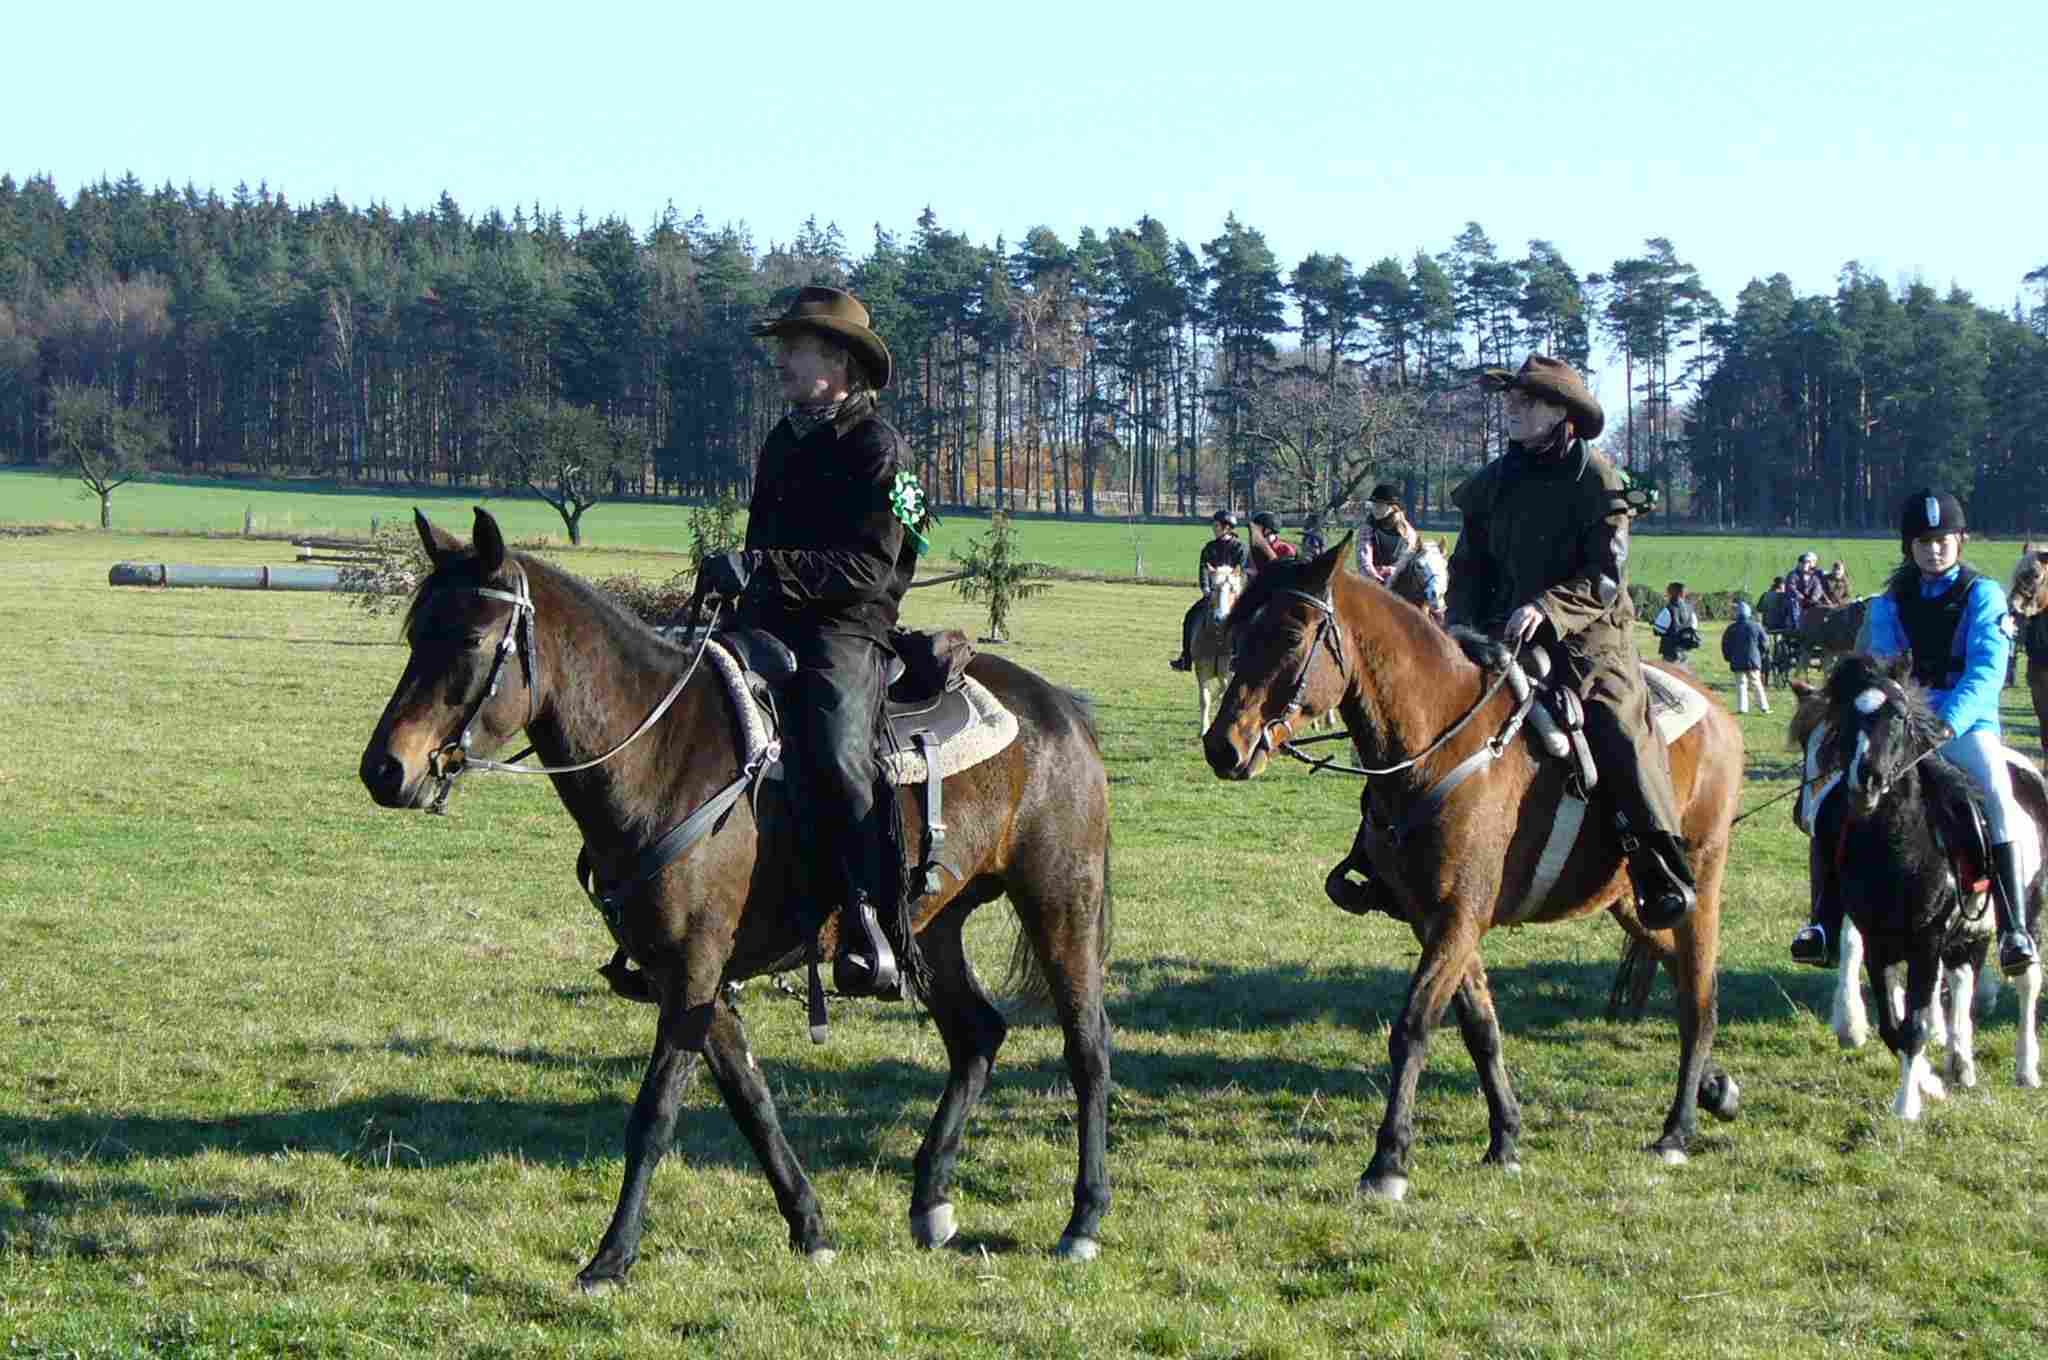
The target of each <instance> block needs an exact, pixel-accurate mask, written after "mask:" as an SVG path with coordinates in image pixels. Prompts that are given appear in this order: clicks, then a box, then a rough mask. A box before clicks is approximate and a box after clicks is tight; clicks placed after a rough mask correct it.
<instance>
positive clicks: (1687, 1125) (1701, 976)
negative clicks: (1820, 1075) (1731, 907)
mask: <svg viewBox="0 0 2048 1360" xmlns="http://www.w3.org/2000/svg"><path fill="white" fill-rule="evenodd" d="M1726 864H1727V861H1726V858H1725V856H1715V857H1712V858H1709V859H1707V860H1705V861H1704V862H1703V863H1702V864H1700V865H1699V866H1698V868H1697V870H1696V873H1697V876H1698V880H1699V882H1698V888H1697V891H1698V895H1699V896H1698V906H1697V908H1696V909H1695V910H1694V911H1693V913H1692V915H1691V916H1689V917H1687V918H1686V919H1685V920H1684V921H1683V922H1681V923H1680V924H1679V925H1678V926H1677V927H1676V928H1675V929H1673V931H1672V960H1671V977H1672V981H1673V983H1674V984H1675V985H1676V986H1677V989H1678V1092H1677V1094H1676V1095H1675V1096H1674V1097H1673V1098H1672V1101H1671V1108H1670V1109H1669V1110H1668V1111H1667V1112H1666V1113H1665V1115H1664V1130H1663V1132H1662V1133H1661V1134H1659V1135H1658V1138H1657V1141H1656V1142H1654V1143H1652V1144H1651V1145H1650V1150H1651V1151H1652V1152H1654V1153H1656V1154H1657V1156H1658V1157H1659V1158H1660V1159H1662V1160H1663V1162H1664V1164H1665V1165H1667V1166H1682V1165H1684V1163H1685V1161H1686V1150H1687V1149H1688V1148H1689V1147H1690V1146H1691V1144H1692V1140H1693V1135H1694V1134H1695V1133H1697V1132H1698V1126H1699V1111H1700V1107H1701V1106H1703V1105H1704V1106H1705V1107H1706V1109H1707V1112H1708V1113H1709V1114H1712V1115H1713V1116H1714V1117H1715V1118H1717V1119H1733V1118H1735V1116H1736V1114H1737V1112H1738V1111H1739V1110H1740V1108H1741V1103H1742V1091H1741V1088H1740V1087H1738V1086H1737V1085H1736V1084H1735V1079H1734V1078H1733V1077H1731V1076H1729V1075H1728V1074H1727V1073H1726V1072H1724V1071H1723V1070H1721V1068H1720V1067H1719V1066H1718V1065H1717V1064H1716V1063H1715V1062H1714V1061H1713V1053H1714V1031H1715V1029H1716V1027H1717V1026H1718V1024H1719V1022H1720V998H1719V986H1720V977H1719V972H1718V970H1717V967H1716V964H1717V962H1718V960H1719V957H1720V947H1721V875H1722V872H1723V870H1724V869H1725V868H1726Z"/></svg>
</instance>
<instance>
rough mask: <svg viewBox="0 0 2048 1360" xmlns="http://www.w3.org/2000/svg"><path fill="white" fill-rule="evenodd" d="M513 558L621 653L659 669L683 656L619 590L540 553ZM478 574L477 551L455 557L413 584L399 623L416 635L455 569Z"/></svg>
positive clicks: (511, 554)
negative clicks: (423, 610)
mask: <svg viewBox="0 0 2048 1360" xmlns="http://www.w3.org/2000/svg"><path fill="white" fill-rule="evenodd" d="M505 558H506V560H507V561H508V562H517V563H518V564H519V565H520V566H521V567H524V568H525V569H526V574H527V578H528V579H529V580H533V579H535V578H539V579H541V580H545V581H547V582H549V583H550V584H551V585H553V586H554V587H555V588H557V589H559V590H560V591H561V592H562V593H563V594H564V595H567V596H568V597H569V600H570V605H569V607H570V610H571V611H572V612H574V613H577V614H580V615H582V616H584V617H588V618H595V619H597V620H598V621H599V622H600V623H601V624H602V625H603V627H604V631H605V632H606V633H608V634H610V636H611V638H612V640H613V641H614V642H615V643H616V644H617V646H618V648H619V651H620V654H621V656H622V657H623V658H624V659H625V660H626V661H628V662H630V663H633V664H636V665H642V666H648V667H659V668H664V669H667V668H673V667H674V665H675V664H676V663H677V661H679V660H680V659H681V657H682V654H683V653H682V649H681V648H680V647H678V646H677V645H676V644H675V643H673V642H670V641H669V640H668V639H667V638H664V637H663V636H662V635H661V634H659V633H657V632H655V631H654V629H653V628H652V627H650V626H649V625H648V624H647V623H646V622H645V621H644V620H642V619H641V618H640V616H639V615H637V614H635V613H634V612H633V611H632V610H630V609H628V608H626V606H625V605H624V604H623V603H621V602H620V601H619V598H618V597H617V596H616V595H611V594H608V593H607V592H605V591H602V590H599V589H598V588H597V587H596V586H594V585H592V584H591V583H590V582H588V581H586V580H584V579H583V578H582V577H581V576H578V575H576V574H575V573H574V572H571V571H566V570H564V569H562V568H560V567H557V566H554V565H552V564H551V563H548V562H545V561H543V560H541V559H540V558H538V557H534V556H531V555H530V554H527V553H523V552H508V553H506V554H505ZM465 572H466V573H467V574H468V575H470V576H475V575H476V553H475V551H474V550H473V549H472V550H471V551H468V552H465V553H463V554H462V555H461V556H459V557H454V558H450V559H448V560H446V561H444V562H442V563H441V564H440V565H439V566H437V567H436V568H434V570H433V571H431V572H429V573H427V575H426V576H425V577H424V578H423V579H422V580H421V581H420V583H419V585H418V586H416V587H414V589H413V593H412V599H411V600H410V601H409V602H408V603H407V604H406V607H405V616H404V619H403V621H402V623H401V625H400V629H401V632H402V633H403V635H404V636H406V637H411V636H412V629H413V623H414V620H415V618H416V617H417V616H418V614H419V611H420V606H421V605H423V604H425V603H426V601H427V598H428V597H429V596H430V595H432V594H433V592H434V591H435V590H436V589H438V588H440V587H441V586H444V585H447V584H448V583H449V579H450V577H451V575H453V574H455V573H465Z"/></svg>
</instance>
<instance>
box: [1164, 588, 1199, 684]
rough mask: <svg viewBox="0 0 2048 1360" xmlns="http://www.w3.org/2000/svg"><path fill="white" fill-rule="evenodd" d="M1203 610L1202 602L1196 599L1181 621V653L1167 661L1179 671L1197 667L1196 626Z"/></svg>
mask: <svg viewBox="0 0 2048 1360" xmlns="http://www.w3.org/2000/svg"><path fill="white" fill-rule="evenodd" d="M1201 612H1202V602H1201V601H1200V600H1196V601H1195V602H1194V603H1193V604H1191V605H1189V606H1188V612H1187V615H1186V616H1185V617H1184V618H1182V619H1181V621H1180V655H1179V656H1178V657H1177V658H1175V659H1174V660H1172V661H1169V662H1167V663H1166V664H1167V665H1169V666H1171V667H1173V668H1174V669H1175V670H1177V671H1191V670H1193V669H1194V668H1195V626H1196V623H1197V621H1198V620H1199V619H1200V617H1201Z"/></svg>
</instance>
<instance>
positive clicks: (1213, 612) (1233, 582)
mask: <svg viewBox="0 0 2048 1360" xmlns="http://www.w3.org/2000/svg"><path fill="white" fill-rule="evenodd" d="M1244 584H1245V582H1244V568H1242V567H1239V566H1235V565H1233V564H1231V563H1228V562H1212V563H1210V564H1209V565H1207V566H1205V567H1203V568H1202V601H1203V604H1204V605H1205V606H1206V607H1205V608H1204V609H1203V610H1202V613H1201V615H1200V617H1199V618H1197V619H1196V621H1195V640H1194V645H1193V646H1191V647H1189V648H1188V656H1189V659H1190V660H1192V661H1193V663H1194V666H1193V670H1194V673H1195V693H1196V695H1197V696H1199V698H1200V699H1201V705H1202V717H1201V726H1199V727H1197V728H1196V729H1195V730H1196V731H1197V732H1206V731H1208V730H1209V708H1210V705H1211V704H1212V703H1213V702H1214V700H1215V698H1217V697H1220V696H1221V695H1222V693H1223V687H1224V685H1226V684H1227V683H1229V681H1230V611H1231V609H1232V608H1233V607H1234V606H1235V605H1236V604H1237V597H1238V596H1239V595H1242V594H1243V593H1244Z"/></svg>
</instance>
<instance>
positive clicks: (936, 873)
mask: <svg viewBox="0 0 2048 1360" xmlns="http://www.w3.org/2000/svg"><path fill="white" fill-rule="evenodd" d="M713 640H714V641H715V642H717V643H718V644H720V647H719V648H715V649H713V650H712V651H711V652H710V653H709V654H710V655H713V656H720V655H721V649H722V652H723V654H724V655H726V656H729V657H730V662H729V663H726V664H722V665H721V666H720V670H721V672H722V673H724V674H725V675H726V683H727V687H728V689H729V690H731V691H732V698H733V703H734V707H735V708H736V709H737V710H738V711H739V712H740V714H741V722H742V725H743V726H750V724H748V722H747V720H748V718H749V717H751V718H753V719H754V723H755V724H758V726H759V728H760V729H761V734H762V738H761V739H762V740H763V741H764V742H765V741H766V740H768V739H769V738H768V736H767V734H770V733H772V734H775V736H774V738H773V739H775V740H777V741H778V742H779V741H783V740H786V738H784V737H782V736H781V728H782V724H781V721H780V717H779V714H780V705H781V702H782V699H783V697H784V688H785V686H786V685H787V684H788V682H789V680H790V678H791V677H792V676H794V675H795V674H796V670H797V664H796V654H795V653H794V652H793V651H791V650H790V648H789V645H788V644H787V643H785V642H783V641H782V640H781V639H780V638H778V637H776V636H775V635H774V634H772V633H769V632H766V631H764V630H762V629H759V628H738V629H729V630H726V631H724V632H720V633H718V634H716V635H714V638H713ZM889 645H890V649H891V651H892V652H893V653H894V655H893V656H892V657H891V658H890V661H889V665H888V669H887V672H886V674H885V681H886V683H887V685H888V690H887V692H886V694H885V695H884V699H883V704H882V723H881V728H880V731H879V733H878V736H877V743H876V749H875V757H876V761H877V763H878V764H879V765H880V767H881V769H882V772H883V775H884V777H886V778H887V779H888V781H889V783H891V784H892V785H914V784H921V785H923V787H924V805H925V821H924V832H925V847H924V854H923V857H922V860H921V863H920V864H919V865H918V870H919V873H920V875H921V882H920V887H921V892H920V893H919V895H920V896H922V895H927V894H930V893H934V892H937V891H938V890H939V888H940V887H941V886H942V884H943V879H941V877H940V871H941V870H944V871H945V872H946V873H950V874H951V875H953V877H954V878H956V879H957V878H959V877H960V871H959V870H958V869H957V868H956V867H954V866H953V865H951V864H948V863H946V862H945V861H944V860H942V859H941V858H940V857H939V854H940V851H941V850H942V849H943V848H944V846H945V843H946V822H945V815H944V806H945V802H944V800H945V783H944V781H945V778H946V776H947V775H951V774H957V773H959V772H960V771H961V770H965V769H970V768H972V767H973V766H975V765H978V764H980V763H981V762H982V761H984V760H987V759H989V758H990V757H992V756H994V755H996V754H997V753H998V752H1000V751H1002V750H1003V749H1004V748H1005V747H1007V746H1008V745H1009V744H1010V743H1011V742H1012V741H1013V740H1015V739H1016V736H1017V715H1016V714H1014V713H1012V712H1010V711H1009V710H1008V709H1007V708H1004V707H1003V705H1002V703H1001V701H1000V700H998V699H997V698H996V697H995V695H994V694H992V693H990V692H989V690H988V689H987V687H986V686H984V685H982V684H981V683H980V682H979V681H977V680H975V679H974V678H973V677H971V676H969V675H968V674H967V666H968V663H969V662H971V661H972V660H973V659H974V644H973V643H972V642H970V641H968V639H967V635H966V634H965V633H962V632H960V631H958V630H957V629H948V630H945V631H941V632H920V631H914V630H909V629H898V630H896V631H894V632H892V633H890V635H889ZM728 666H729V667H730V669H729V670H728ZM762 777H763V778H764V779H770V780H779V779H782V778H783V777H784V771H783V761H782V759H781V754H780V751H779V750H778V752H777V753H776V754H775V756H774V757H773V758H772V759H771V760H770V761H769V763H768V764H767V765H766V766H765V768H764V770H763V775H762Z"/></svg>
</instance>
